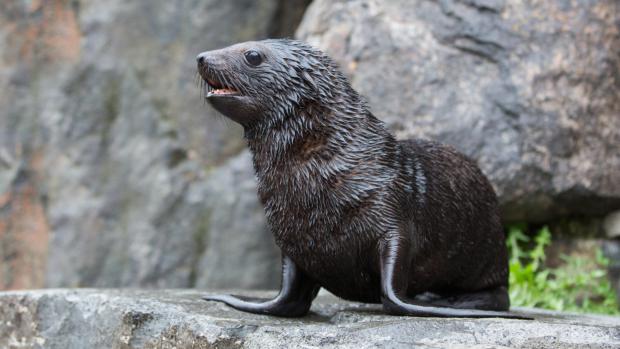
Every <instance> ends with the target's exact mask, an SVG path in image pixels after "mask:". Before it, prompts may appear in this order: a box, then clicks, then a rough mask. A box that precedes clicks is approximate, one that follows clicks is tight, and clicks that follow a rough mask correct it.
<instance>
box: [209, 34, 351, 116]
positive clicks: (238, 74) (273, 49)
mask: <svg viewBox="0 0 620 349" xmlns="http://www.w3.org/2000/svg"><path fill="white" fill-rule="evenodd" d="M197 60H198V72H199V74H200V76H201V77H202V79H203V80H204V82H205V88H206V98H207V100H208V101H209V103H210V104H211V105H212V106H213V107H215V109H217V110H218V111H219V112H221V113H222V114H224V115H225V116H227V117H228V118H230V119H232V120H234V121H236V122H238V123H240V124H241V125H243V126H244V127H252V126H254V125H257V124H263V125H264V124H267V123H269V124H273V123H274V122H277V121H278V120H282V119H284V118H285V117H286V116H287V115H291V114H293V113H294V110H295V109H296V108H298V107H300V106H303V105H304V103H306V102H309V101H316V102H318V103H321V104H323V105H329V104H332V105H334V106H337V105H339V104H340V105H341V104H343V101H347V105H348V107H351V105H354V104H355V103H354V102H355V101H359V103H360V105H361V104H363V103H362V102H361V100H360V98H359V96H358V95H357V93H356V92H355V91H354V90H353V89H352V88H351V87H350V86H349V83H348V81H347V79H346V78H345V77H344V75H343V74H342V73H340V71H339V70H338V69H337V67H336V65H335V64H334V63H333V62H332V60H331V59H330V58H329V57H327V56H326V55H325V54H323V53H322V52H321V51H319V50H316V49H314V48H312V47H310V46H309V45H307V44H305V43H303V42H300V41H295V40H286V39H284V40H282V39H278V40H275V39H270V40H263V41H250V42H244V43H240V44H236V45H233V46H229V47H226V48H223V49H219V50H213V51H206V52H203V53H201V54H199V55H198V57H197Z"/></svg>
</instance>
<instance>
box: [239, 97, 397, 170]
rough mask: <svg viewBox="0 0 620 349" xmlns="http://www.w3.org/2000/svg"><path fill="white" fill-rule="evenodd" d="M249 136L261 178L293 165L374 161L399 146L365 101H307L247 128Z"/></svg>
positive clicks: (323, 165) (246, 134) (297, 166)
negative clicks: (268, 121) (269, 121)
mask: <svg viewBox="0 0 620 349" xmlns="http://www.w3.org/2000/svg"><path fill="white" fill-rule="evenodd" d="M245 136H246V140H247V143H248V146H249V148H250V150H251V152H252V154H253V160H254V168H255V170H256V172H257V175H258V177H259V179H260V177H261V176H263V175H268V174H269V173H271V174H273V171H282V170H284V169H288V168H290V167H291V166H293V167H296V168H297V169H299V168H303V167H308V166H319V167H321V168H323V169H325V168H328V167H330V166H337V164H339V163H343V162H344V163H347V164H350V165H351V164H354V163H356V162H360V161H376V160H377V158H376V155H377V154H378V153H381V152H379V150H381V149H384V148H385V149H388V151H385V152H384V153H385V154H388V153H390V151H389V149H393V148H395V147H396V140H395V139H394V137H393V136H392V135H391V134H390V133H389V132H388V131H387V129H386V128H385V126H384V124H383V123H382V122H381V121H379V120H378V119H377V118H375V117H374V116H373V115H372V114H371V113H370V112H369V111H368V110H367V108H366V107H365V106H363V105H361V104H360V105H359V106H355V107H352V106H351V105H349V106H347V107H346V108H343V107H342V105H325V104H318V103H316V102H307V103H303V104H302V105H300V106H299V107H298V108H295V110H294V112H293V113H291V114H289V115H286V116H284V117H281V118H279V119H277V120H276V121H275V122H273V123H272V124H270V125H269V127H262V128H253V129H246V133H245ZM365 157H373V159H372V160H369V159H365Z"/></svg>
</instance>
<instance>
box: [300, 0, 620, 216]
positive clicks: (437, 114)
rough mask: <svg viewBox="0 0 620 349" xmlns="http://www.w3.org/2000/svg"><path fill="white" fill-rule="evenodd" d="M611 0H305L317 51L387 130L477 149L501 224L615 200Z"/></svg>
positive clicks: (619, 162)
mask: <svg viewBox="0 0 620 349" xmlns="http://www.w3.org/2000/svg"><path fill="white" fill-rule="evenodd" d="M618 18H620V7H618V2H617V0H603V1H600V0H585V1H570V0H559V1H529V0H528V1H516V0H515V1H512V0H505V1H504V0H442V1H426V0H414V1H410V0H394V1H376V0H363V1H331V0H329V1H328V0H316V1H314V2H313V3H312V5H311V6H310V7H309V9H308V11H307V12H306V15H305V16H304V20H303V21H302V23H301V25H300V28H299V29H298V31H297V37H299V38H301V39H304V40H307V41H309V42H310V43H311V44H314V45H315V46H317V47H319V48H321V49H323V50H325V51H327V52H328V53H329V54H330V55H331V56H332V57H333V58H334V59H335V60H336V61H337V62H338V63H339V64H340V65H341V67H342V68H343V69H344V70H345V72H346V73H347V74H348V75H349V76H350V77H351V79H352V84H353V86H354V88H356V89H357V90H358V91H359V92H361V93H362V94H363V95H365V96H366V97H367V98H368V101H369V103H370V106H371V108H372V111H373V112H374V114H375V115H376V116H378V117H379V118H380V119H383V120H385V121H386V122H387V124H388V125H389V126H390V127H391V128H392V130H394V131H395V132H396V134H397V135H398V137H400V138H407V137H423V138H431V139H436V140H439V141H442V142H445V143H449V144H452V145H454V146H455V147H456V148H458V149H459V150H461V151H462V152H464V153H466V154H467V155H469V156H471V157H473V158H475V159H476V160H477V161H478V162H479V164H480V166H481V167H482V169H483V171H484V172H485V173H486V174H487V175H488V176H489V177H490V179H491V181H492V182H493V185H494V186H495V188H496V191H497V193H498V194H499V197H500V201H501V204H502V209H503V217H504V219H505V221H506V222H511V221H526V222H544V221H551V220H557V219H562V218H564V217H568V216H585V217H601V216H603V215H605V214H606V213H608V212H611V211H612V210H614V209H618V207H620V175H619V174H620V151H619V149H620V148H619V146H620V94H619V92H618V91H619V90H620V85H619V84H618V81H620V70H619V69H618V67H620V51H619V50H618V48H619V47H620V29H619V28H620V27H619V26H618Z"/></svg>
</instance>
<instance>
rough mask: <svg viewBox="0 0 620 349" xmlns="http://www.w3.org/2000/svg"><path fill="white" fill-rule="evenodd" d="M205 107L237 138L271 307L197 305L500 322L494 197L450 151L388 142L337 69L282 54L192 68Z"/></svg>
mask: <svg viewBox="0 0 620 349" xmlns="http://www.w3.org/2000/svg"><path fill="white" fill-rule="evenodd" d="M197 60H198V72H199V74H200V76H201V77H202V80H203V84H204V91H205V93H206V99H207V101H208V102H209V103H210V104H211V105H212V106H213V107H214V108H215V109H217V110H218V111H219V112H221V113H222V114H224V115H225V116H226V117H228V118H230V119H232V120H234V121H236V122H238V123H239V124H241V125H242V126H243V128H244V137H245V139H246V141H247V144H248V147H249V149H250V150H251V153H252V158H253V164H254V169H255V172H256V175H257V179H258V196H259V199H260V201H261V203H262V204H263V206H264V209H265V213H266V216H267V221H268V224H269V226H270V228H271V230H272V233H273V235H274V237H275V242H276V244H277V245H278V246H279V248H280V249H281V251H282V286H281V290H280V292H279V294H278V295H277V296H276V297H275V298H273V299H253V298H248V297H243V296H233V295H209V296H206V297H205V298H204V299H206V300H211V301H219V302H224V303H226V304H228V305H229V306H231V307H233V308H235V309H238V310H242V311H246V312H251V313H258V314H268V315H274V316H283V317H298V316H303V315H305V314H307V313H308V311H309V309H310V305H311V303H312V301H313V299H314V298H315V297H316V295H317V292H318V291H319V289H320V288H321V287H323V288H325V289H327V290H328V291H330V292H331V293H333V294H334V295H336V296H338V297H341V298H344V299H346V300H351V301H358V302H367V303H381V304H382V306H383V309H384V310H385V312H387V313H389V314H396V315H413V316H438V317H509V318H510V317H512V318H519V317H520V316H518V315H516V314H513V313H509V312H507V310H508V309H509V303H510V301H509V297H508V266H507V263H508V262H507V261H508V258H507V250H506V245H505V236H504V231H503V228H502V225H501V222H500V218H499V214H498V203H497V198H496V195H495V192H494V191H493V188H492V187H491V185H490V184H489V182H488V180H487V179H486V177H485V176H484V175H483V174H482V172H481V171H480V169H479V168H478V166H477V165H476V164H475V163H474V162H473V161H472V160H470V159H468V158H467V157H466V156H464V155H462V154H460V153H458V152H457V151H456V150H454V149H453V148H451V147H449V146H447V145H442V144H439V143H436V142H432V141H426V140H419V139H414V140H405V141H397V140H396V139H395V137H394V136H393V135H392V134H390V133H389V132H388V130H387V128H386V127H385V126H384V124H383V123H382V122H381V121H380V120H379V119H377V118H376V117H375V116H374V115H373V114H372V113H371V112H370V110H369V108H368V106H367V104H366V103H365V101H364V99H363V98H362V97H361V96H360V95H359V94H358V93H357V92H356V91H355V90H354V89H353V88H352V87H351V86H350V84H349V82H348V80H347V78H346V77H345V76H344V75H343V74H342V73H341V72H340V71H339V69H338V67H337V66H336V64H335V63H334V62H333V61H332V60H331V59H330V58H329V57H327V56H326V55H325V54H324V53H322V52H321V51H319V50H317V49H314V48H312V47H311V46H309V45H307V44H305V43H303V42H300V41H294V40H273V39H271V40H264V41H255V42H245V43H240V44H236V45H233V46H230V47H227V48H224V49H220V50H214V51H207V52H203V53H201V54H199V55H198V57H197Z"/></svg>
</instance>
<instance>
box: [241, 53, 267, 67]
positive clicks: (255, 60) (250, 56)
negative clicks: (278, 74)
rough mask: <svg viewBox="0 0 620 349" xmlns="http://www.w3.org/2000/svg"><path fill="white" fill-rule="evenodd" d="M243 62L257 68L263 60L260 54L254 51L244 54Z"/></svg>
mask: <svg viewBox="0 0 620 349" xmlns="http://www.w3.org/2000/svg"><path fill="white" fill-rule="evenodd" d="M245 60H246V61H248V63H250V64H251V65H253V66H257V65H259V64H261V63H262V62H263V58H262V57H261V56H260V53H258V52H256V51H247V52H246V53H245Z"/></svg>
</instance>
